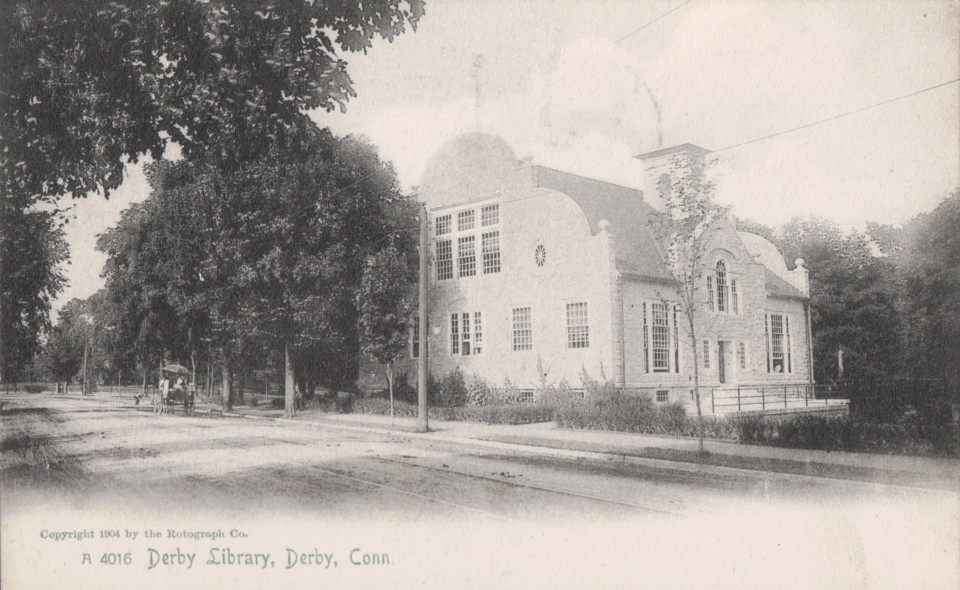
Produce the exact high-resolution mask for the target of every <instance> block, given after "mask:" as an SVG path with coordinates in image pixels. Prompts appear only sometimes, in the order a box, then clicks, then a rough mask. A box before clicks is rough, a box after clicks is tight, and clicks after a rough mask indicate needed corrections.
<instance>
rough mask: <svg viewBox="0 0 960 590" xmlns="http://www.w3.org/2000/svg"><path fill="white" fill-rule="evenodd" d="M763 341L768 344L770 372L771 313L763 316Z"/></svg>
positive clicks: (768, 368)
mask: <svg viewBox="0 0 960 590" xmlns="http://www.w3.org/2000/svg"><path fill="white" fill-rule="evenodd" d="M763 341H764V343H766V345H767V373H769V372H770V368H771V367H770V314H764V316H763Z"/></svg>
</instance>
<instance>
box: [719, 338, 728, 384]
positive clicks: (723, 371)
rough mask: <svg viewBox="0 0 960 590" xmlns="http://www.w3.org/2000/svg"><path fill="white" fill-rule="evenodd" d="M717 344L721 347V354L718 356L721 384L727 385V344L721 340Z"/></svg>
mask: <svg viewBox="0 0 960 590" xmlns="http://www.w3.org/2000/svg"><path fill="white" fill-rule="evenodd" d="M717 344H719V345H720V350H719V351H718V352H719V354H717V369H718V370H719V372H720V383H726V382H727V354H726V352H727V343H726V342H724V341H722V340H721V341H720V342H718V343H717Z"/></svg>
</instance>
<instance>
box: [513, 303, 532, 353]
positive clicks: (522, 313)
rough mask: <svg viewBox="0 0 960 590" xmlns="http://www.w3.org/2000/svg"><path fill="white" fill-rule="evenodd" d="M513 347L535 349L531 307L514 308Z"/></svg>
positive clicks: (516, 348)
mask: <svg viewBox="0 0 960 590" xmlns="http://www.w3.org/2000/svg"><path fill="white" fill-rule="evenodd" d="M513 349H514V350H533V319H532V314H531V313H530V308H529V307H515V308H513Z"/></svg>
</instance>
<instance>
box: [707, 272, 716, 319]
mask: <svg viewBox="0 0 960 590" xmlns="http://www.w3.org/2000/svg"><path fill="white" fill-rule="evenodd" d="M707 296H708V297H709V298H710V311H716V308H714V307H713V276H712V275H707Z"/></svg>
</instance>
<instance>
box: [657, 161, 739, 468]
mask: <svg viewBox="0 0 960 590" xmlns="http://www.w3.org/2000/svg"><path fill="white" fill-rule="evenodd" d="M668 177H669V182H668V183H662V186H661V190H662V191H663V193H664V194H662V195H661V197H662V198H663V201H664V211H662V212H661V213H659V214H658V215H656V216H655V218H654V219H653V230H654V235H655V236H656V238H657V241H658V243H659V244H660V247H661V251H662V254H663V255H664V258H665V262H666V265H667V268H668V269H669V271H670V274H671V275H672V276H673V279H674V281H675V283H676V290H675V291H670V292H669V293H668V295H667V297H661V298H662V299H663V301H664V303H665V304H667V305H673V304H676V305H677V306H678V307H679V310H680V312H681V313H682V314H683V317H684V319H685V320H686V330H685V331H686V335H687V337H688V338H689V343H690V349H691V351H692V353H693V359H692V362H693V391H694V400H695V401H696V404H697V438H698V441H699V452H700V454H703V453H704V449H703V410H702V408H701V404H700V359H699V347H698V346H697V342H698V341H699V340H698V339H699V338H701V337H702V332H705V331H707V330H708V329H709V324H708V322H707V321H706V320H707V317H708V316H707V314H706V313H705V311H706V310H707V307H706V306H707V301H706V297H705V296H704V295H703V294H702V293H701V291H702V289H703V288H702V286H701V285H702V284H703V282H704V280H703V276H704V271H705V270H706V269H705V259H706V256H707V254H708V253H709V252H710V250H711V248H712V240H713V237H714V235H715V234H716V232H717V230H719V229H720V228H722V227H724V224H725V223H726V224H728V225H729V222H727V221H726V213H727V210H726V208H724V207H721V206H720V205H718V204H717V203H716V200H715V196H714V195H715V192H716V182H715V181H714V180H713V178H712V177H711V174H710V170H708V164H707V162H705V160H704V159H703V158H701V157H696V156H683V155H679V156H677V157H676V158H674V159H673V161H672V162H671V164H670V168H669V173H668ZM674 298H676V299H675V300H674Z"/></svg>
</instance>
